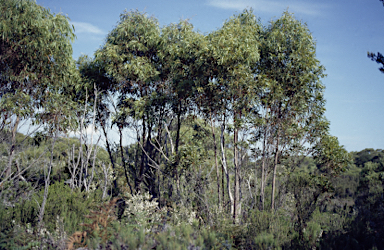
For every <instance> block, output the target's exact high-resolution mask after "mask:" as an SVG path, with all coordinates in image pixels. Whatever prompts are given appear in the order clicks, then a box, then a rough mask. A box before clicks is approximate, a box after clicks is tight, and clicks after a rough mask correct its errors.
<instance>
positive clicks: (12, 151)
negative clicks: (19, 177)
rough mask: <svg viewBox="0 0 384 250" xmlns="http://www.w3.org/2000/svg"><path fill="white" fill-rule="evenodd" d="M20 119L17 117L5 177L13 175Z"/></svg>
mask: <svg viewBox="0 0 384 250" xmlns="http://www.w3.org/2000/svg"><path fill="white" fill-rule="evenodd" d="M19 123H20V118H19V116H16V121H15V125H14V126H13V129H12V145H11V148H10V150H9V157H8V164H7V171H6V172H5V177H6V178H8V177H9V176H10V175H11V174H12V163H13V157H14V155H15V147H16V134H17V127H18V126H19Z"/></svg>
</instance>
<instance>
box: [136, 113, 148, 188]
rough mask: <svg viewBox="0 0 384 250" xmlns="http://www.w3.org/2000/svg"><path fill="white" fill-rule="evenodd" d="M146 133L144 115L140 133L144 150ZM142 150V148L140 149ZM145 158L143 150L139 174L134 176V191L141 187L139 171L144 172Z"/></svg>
mask: <svg viewBox="0 0 384 250" xmlns="http://www.w3.org/2000/svg"><path fill="white" fill-rule="evenodd" d="M146 134H147V126H146V123H145V115H144V116H143V133H142V138H141V139H142V144H141V145H142V146H143V148H144V150H147V149H146V143H145V138H146ZM142 150H143V149H142ZM145 158H146V155H145V153H144V152H142V153H141V163H140V170H139V176H137V177H136V180H135V188H136V191H139V190H140V189H141V187H140V186H141V182H142V179H141V178H142V176H141V174H140V173H143V172H144V165H145Z"/></svg>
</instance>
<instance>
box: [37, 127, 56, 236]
mask: <svg viewBox="0 0 384 250" xmlns="http://www.w3.org/2000/svg"><path fill="white" fill-rule="evenodd" d="M56 139H57V134H55V136H54V138H53V142H52V148H51V159H50V161H49V164H48V170H47V173H45V168H44V184H45V185H44V197H43V202H42V203H41V206H40V211H39V217H38V230H39V231H40V230H41V228H42V225H43V218H44V212H45V205H46V203H47V199H48V191H49V184H50V180H49V178H50V176H51V172H52V161H53V149H54V147H55V143H56Z"/></svg>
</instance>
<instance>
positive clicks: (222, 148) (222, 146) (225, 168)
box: [220, 119, 234, 214]
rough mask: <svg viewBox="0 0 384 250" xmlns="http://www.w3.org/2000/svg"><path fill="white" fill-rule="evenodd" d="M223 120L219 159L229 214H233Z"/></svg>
mask: <svg viewBox="0 0 384 250" xmlns="http://www.w3.org/2000/svg"><path fill="white" fill-rule="evenodd" d="M224 123H225V119H224V122H223V124H222V125H221V136H220V142H221V143H220V146H221V157H222V162H223V168H224V171H225V176H226V177H227V192H228V197H229V201H230V203H231V204H230V208H231V214H233V204H234V202H233V196H232V192H231V184H230V182H229V173H228V168H227V160H226V156H225V138H224V130H225V125H224Z"/></svg>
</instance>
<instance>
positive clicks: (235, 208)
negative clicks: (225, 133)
mask: <svg viewBox="0 0 384 250" xmlns="http://www.w3.org/2000/svg"><path fill="white" fill-rule="evenodd" d="M236 116H237V114H235V116H234V121H233V122H234V125H235V129H234V132H233V144H234V152H233V154H234V157H233V160H234V166H235V199H234V204H233V221H234V223H235V222H236V220H237V219H238V218H237V217H238V214H240V213H241V211H240V209H241V205H240V175H239V174H240V166H239V150H238V141H239V129H238V128H237V125H236V123H237V117H236Z"/></svg>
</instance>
